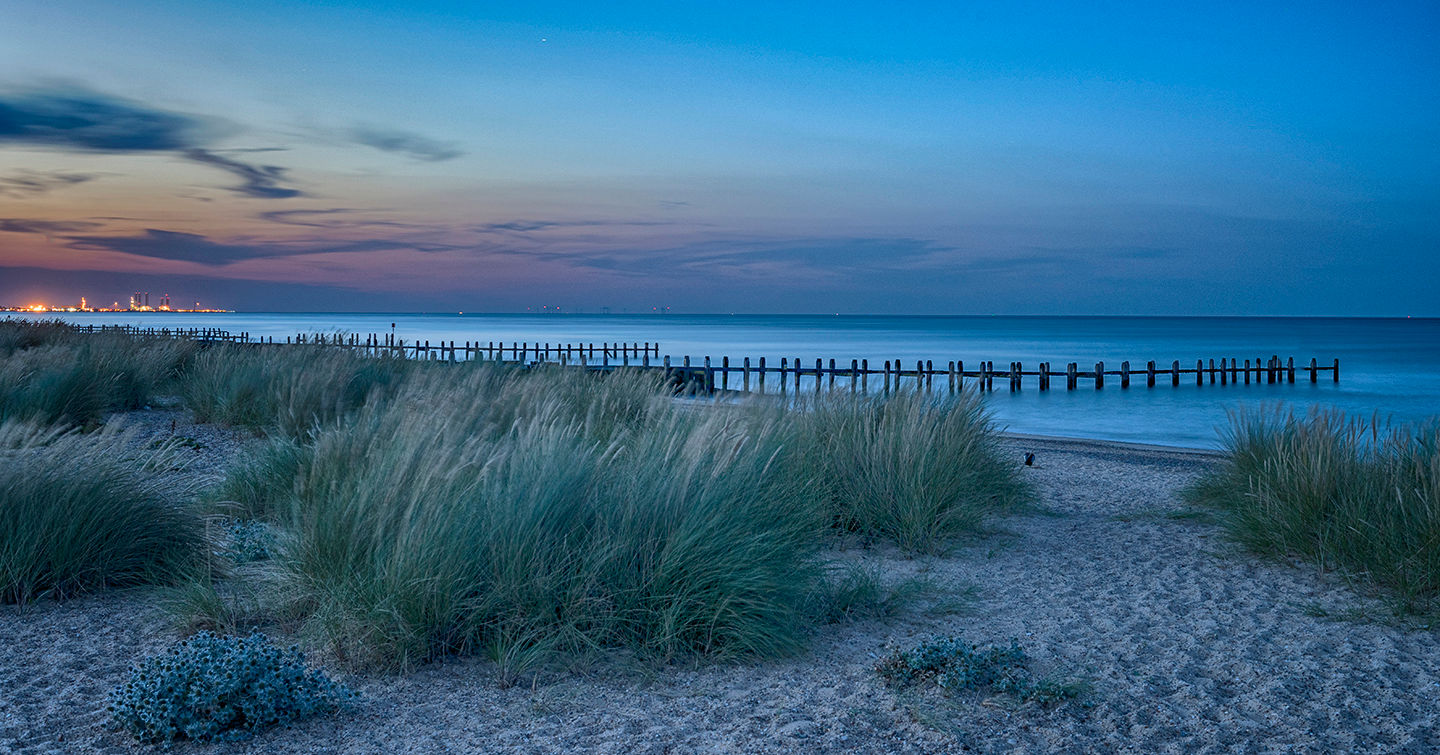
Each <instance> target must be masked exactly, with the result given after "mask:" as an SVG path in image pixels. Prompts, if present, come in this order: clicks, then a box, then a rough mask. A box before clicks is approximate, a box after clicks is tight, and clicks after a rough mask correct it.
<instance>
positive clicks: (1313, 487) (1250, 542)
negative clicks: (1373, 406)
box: [1186, 409, 1440, 610]
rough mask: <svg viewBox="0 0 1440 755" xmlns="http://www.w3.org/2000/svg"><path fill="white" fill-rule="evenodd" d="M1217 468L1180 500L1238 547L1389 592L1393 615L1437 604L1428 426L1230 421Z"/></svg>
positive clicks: (1435, 493) (1432, 443) (1292, 419)
mask: <svg viewBox="0 0 1440 755" xmlns="http://www.w3.org/2000/svg"><path fill="white" fill-rule="evenodd" d="M1224 450H1225V453H1226V458H1225V461H1224V462H1223V463H1222V464H1220V465H1219V466H1218V467H1216V468H1214V469H1213V470H1211V471H1210V472H1208V473H1207V474H1206V475H1205V476H1204V477H1202V478H1201V479H1200V480H1199V481H1197V482H1196V483H1195V484H1194V485H1193V486H1192V487H1191V488H1190V489H1189V490H1188V491H1187V492H1186V497H1187V498H1188V499H1189V500H1190V501H1191V502H1193V503H1197V504H1205V505H1209V506H1213V507H1215V508H1216V509H1217V510H1218V511H1219V512H1220V516H1221V520H1222V522H1223V524H1224V526H1225V527H1226V528H1227V529H1228V530H1229V532H1230V533H1231V534H1232V535H1233V536H1234V537H1235V538H1236V539H1237V540H1239V541H1240V542H1241V543H1243V544H1244V545H1246V546H1248V547H1250V548H1252V549H1254V550H1256V551H1258V552H1261V553H1265V554H1270V555H1274V556H1292V555H1298V556H1300V557H1303V558H1306V559H1308V560H1311V561H1313V562H1315V563H1317V564H1318V565H1319V566H1320V567H1321V568H1324V569H1334V570H1338V571H1341V572H1344V573H1346V574H1350V575H1353V576H1356V577H1359V578H1362V579H1364V580H1367V581H1370V582H1373V583H1375V584H1377V585H1380V586H1381V587H1383V588H1385V589H1387V590H1389V591H1390V592H1391V593H1392V594H1393V595H1394V596H1395V597H1396V598H1397V601H1398V606H1399V607H1400V608H1401V609H1402V610H1413V609H1419V608H1421V607H1423V606H1425V605H1433V603H1434V600H1435V598H1436V596H1437V595H1440V425H1435V424H1432V425H1430V426H1429V427H1426V428H1413V427H1389V426H1387V425H1386V424H1385V423H1383V422H1380V421H1378V420H1374V419H1372V420H1369V421H1365V420H1358V419H1352V418H1348V417H1346V416H1345V415H1344V414H1342V413H1340V412H1336V411H1315V412H1312V413H1310V414H1308V415H1306V416H1303V417H1301V416H1297V415H1295V414H1294V413H1293V412H1287V411H1284V410H1280V409H1274V410H1265V411H1254V412H1240V413H1236V414H1232V416H1231V426H1230V430H1229V433H1228V434H1227V435H1226V437H1225V441H1224Z"/></svg>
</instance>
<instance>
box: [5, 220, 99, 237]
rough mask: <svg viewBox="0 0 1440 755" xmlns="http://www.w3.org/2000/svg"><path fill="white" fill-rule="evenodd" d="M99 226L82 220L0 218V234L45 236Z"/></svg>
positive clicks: (88, 229) (92, 228)
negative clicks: (35, 234) (36, 234)
mask: <svg viewBox="0 0 1440 755" xmlns="http://www.w3.org/2000/svg"><path fill="white" fill-rule="evenodd" d="M101 225H102V224H101V223H91V222H88V221H84V220H29V219H26V218H0V232H5V233H38V234H42V235H46V236H48V235H51V234H55V233H76V232H79V231H90V230H94V229H96V228H99V227H100V226H101Z"/></svg>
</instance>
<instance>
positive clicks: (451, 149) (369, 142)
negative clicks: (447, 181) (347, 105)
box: [349, 126, 465, 163]
mask: <svg viewBox="0 0 1440 755" xmlns="http://www.w3.org/2000/svg"><path fill="white" fill-rule="evenodd" d="M349 138H350V140H351V141H353V142H355V143H356V144H363V145H365V146H366V147H373V148H375V149H378V150H380V151H381V152H393V153H396V154H400V155H405V156H406V157H410V158H414V159H416V160H422V161H424V162H432V163H437V162H444V161H446V160H454V159H455V158H457V157H460V156H462V155H464V154H465V152H464V151H462V150H461V149H460V148H459V146H458V145H456V144H455V143H454V142H441V141H436V140H434V139H431V138H429V137H426V136H421V135H419V134H415V133H411V132H409V131H401V130H399V129H383V128H375V127H373V126H356V127H355V128H352V129H350V132H349Z"/></svg>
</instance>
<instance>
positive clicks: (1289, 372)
mask: <svg viewBox="0 0 1440 755" xmlns="http://www.w3.org/2000/svg"><path fill="white" fill-rule="evenodd" d="M1285 378H1286V382H1290V383H1293V382H1295V357H1286V358H1285Z"/></svg>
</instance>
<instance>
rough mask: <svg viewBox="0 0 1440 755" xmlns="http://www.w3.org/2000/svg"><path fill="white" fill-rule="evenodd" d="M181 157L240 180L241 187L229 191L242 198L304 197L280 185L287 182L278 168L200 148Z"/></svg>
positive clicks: (188, 151)
mask: <svg viewBox="0 0 1440 755" xmlns="http://www.w3.org/2000/svg"><path fill="white" fill-rule="evenodd" d="M181 154H182V155H183V156H184V157H185V159H186V160H189V161H191V162H196V163H200V164H202V165H210V166H213V167H216V168H219V169H221V170H223V171H226V172H228V173H230V174H232V175H234V176H236V177H237V178H239V179H240V184H239V185H238V186H232V187H229V190H230V191H233V192H235V193H236V194H240V195H241V196H246V197H256V198H259V199H289V198H291V197H300V196H304V192H302V191H300V190H299V189H292V188H290V187H288V186H281V185H280V182H281V181H283V180H285V168H282V167H280V166H278V165H251V164H249V163H243V162H240V161H239V160H233V159H231V158H228V157H222V156H221V155H218V154H216V153H214V152H212V151H210V150H206V149H200V148H192V149H187V150H185V151H183V152H182V153H181Z"/></svg>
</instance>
